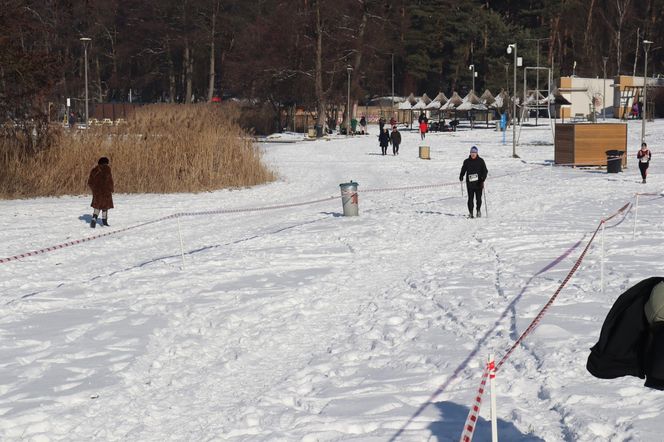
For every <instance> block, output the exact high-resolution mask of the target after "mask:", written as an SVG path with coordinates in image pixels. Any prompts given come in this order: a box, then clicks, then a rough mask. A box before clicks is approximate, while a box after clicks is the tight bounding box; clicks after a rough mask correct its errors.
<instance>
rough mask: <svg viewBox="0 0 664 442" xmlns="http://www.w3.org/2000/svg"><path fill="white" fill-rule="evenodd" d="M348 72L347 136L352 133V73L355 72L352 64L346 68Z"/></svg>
mask: <svg viewBox="0 0 664 442" xmlns="http://www.w3.org/2000/svg"><path fill="white" fill-rule="evenodd" d="M346 72H348V107H347V109H348V116H347V119H346V136H349V135H350V73H351V72H353V68H352V66H348V67H347V68H346Z"/></svg>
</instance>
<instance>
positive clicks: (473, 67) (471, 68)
mask: <svg viewBox="0 0 664 442" xmlns="http://www.w3.org/2000/svg"><path fill="white" fill-rule="evenodd" d="M468 70H469V71H472V76H473V92H475V77H477V72H475V65H474V64H471V65H470V66H468Z"/></svg>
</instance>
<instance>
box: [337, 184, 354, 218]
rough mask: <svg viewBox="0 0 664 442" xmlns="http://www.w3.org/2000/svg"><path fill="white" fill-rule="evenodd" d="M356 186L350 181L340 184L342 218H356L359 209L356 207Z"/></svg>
mask: <svg viewBox="0 0 664 442" xmlns="http://www.w3.org/2000/svg"><path fill="white" fill-rule="evenodd" d="M357 186H358V184H357V183H355V182H353V180H350V182H349V183H341V184H339V187H340V188H341V204H342V205H343V208H344V216H358V215H359V207H358V205H357V199H358V198H357Z"/></svg>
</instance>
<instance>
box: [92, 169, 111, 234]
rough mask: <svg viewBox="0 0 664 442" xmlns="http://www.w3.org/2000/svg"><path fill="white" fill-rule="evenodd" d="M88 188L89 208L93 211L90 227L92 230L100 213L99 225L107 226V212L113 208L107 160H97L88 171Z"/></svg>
mask: <svg viewBox="0 0 664 442" xmlns="http://www.w3.org/2000/svg"><path fill="white" fill-rule="evenodd" d="M88 187H90V189H91V190H92V203H91V204H90V206H91V207H92V208H93V209H94V211H93V213H92V221H91V222H90V227H92V228H93V229H94V228H95V227H96V226H97V217H98V216H99V212H100V211H101V223H102V224H103V225H105V226H108V225H109V224H108V210H109V209H112V208H113V175H112V174H111V166H110V161H109V160H108V158H106V157H101V158H99V161H97V165H96V166H95V167H94V168H93V169H92V170H91V171H90V176H89V177H88Z"/></svg>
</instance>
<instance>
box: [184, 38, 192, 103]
mask: <svg viewBox="0 0 664 442" xmlns="http://www.w3.org/2000/svg"><path fill="white" fill-rule="evenodd" d="M193 52H194V50H193V49H191V48H190V47H189V39H186V40H185V43H184V81H185V91H186V92H185V98H184V102H185V103H191V101H192V100H191V94H192V89H193V87H192V76H193V73H194V63H193V58H194V54H193Z"/></svg>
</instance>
